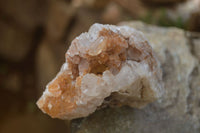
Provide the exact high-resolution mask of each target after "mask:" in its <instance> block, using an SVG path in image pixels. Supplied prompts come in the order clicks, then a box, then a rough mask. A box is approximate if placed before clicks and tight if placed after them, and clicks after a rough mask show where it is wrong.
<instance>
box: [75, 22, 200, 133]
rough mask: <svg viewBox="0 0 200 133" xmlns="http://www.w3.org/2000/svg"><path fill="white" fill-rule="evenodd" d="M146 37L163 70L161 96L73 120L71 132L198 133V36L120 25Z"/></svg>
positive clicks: (199, 64) (199, 81) (170, 29)
mask: <svg viewBox="0 0 200 133" xmlns="http://www.w3.org/2000/svg"><path fill="white" fill-rule="evenodd" d="M120 25H126V26H130V27H133V28H135V29H137V30H140V31H142V32H143V33H144V35H145V36H146V37H147V38H148V40H149V42H150V44H151V46H152V48H153V50H154V52H155V54H156V57H157V58H158V60H159V61H160V63H161V68H162V71H163V76H162V82H163V86H164V89H165V93H164V95H163V96H162V97H161V98H160V99H159V100H156V101H154V102H152V103H150V104H148V105H147V106H145V107H144V108H142V109H136V108H129V107H122V108H105V109H101V110H99V111H96V112H95V113H93V114H92V115H90V116H89V117H86V118H84V119H78V120H73V122H72V127H73V128H72V132H73V133H100V132H103V133H200V56H199V55H200V54H199V51H200V34H198V33H192V32H188V31H184V30H182V29H178V28H173V27H168V28H164V27H158V26H153V25H148V24H145V23H142V22H139V21H131V22H123V23H121V24H120Z"/></svg>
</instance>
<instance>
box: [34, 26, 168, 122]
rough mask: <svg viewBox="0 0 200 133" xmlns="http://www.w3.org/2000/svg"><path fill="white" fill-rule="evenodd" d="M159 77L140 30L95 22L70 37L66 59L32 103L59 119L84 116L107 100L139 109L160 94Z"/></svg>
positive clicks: (116, 104) (155, 63) (161, 92)
mask: <svg viewBox="0 0 200 133" xmlns="http://www.w3.org/2000/svg"><path fill="white" fill-rule="evenodd" d="M161 76H162V72H161V69H160V64H159V62H158V60H157V58H156V57H155V55H154V52H153V50H152V48H151V46H150V45H149V43H148V40H147V39H146V38H145V37H144V35H143V34H142V33H141V32H139V31H137V30H135V29H132V28H130V27H127V26H118V27H117V26H113V25H101V24H94V25H92V26H91V28H90V29H89V31H88V32H87V33H82V34H81V35H80V36H78V37H76V38H75V39H74V40H73V41H72V43H71V46H70V47H69V50H68V51H67V53H66V62H65V63H64V64H63V66H62V68H61V70H60V72H59V73H58V74H57V76H56V77H55V78H54V79H53V80H52V81H51V82H50V83H49V84H48V85H47V88H46V90H45V92H44V93H43V95H42V97H41V98H40V99H39V101H38V102H37V105H38V107H39V108H40V109H41V110H42V111H43V112H45V113H47V114H49V115H50V116H51V117H53V118H61V119H74V118H79V117H85V116H88V115H89V114H91V113H93V112H94V111H95V110H96V109H97V108H98V107H100V106H101V107H104V106H107V105H110V106H121V105H129V106H131V107H136V108H141V107H144V106H145V105H146V104H148V103H150V102H153V101H154V100H156V99H157V98H160V97H161V96H162V94H163V92H164V90H163V88H162V82H161V80H162V79H161ZM108 97H109V98H108ZM105 98H106V99H105ZM108 99H109V100H108Z"/></svg>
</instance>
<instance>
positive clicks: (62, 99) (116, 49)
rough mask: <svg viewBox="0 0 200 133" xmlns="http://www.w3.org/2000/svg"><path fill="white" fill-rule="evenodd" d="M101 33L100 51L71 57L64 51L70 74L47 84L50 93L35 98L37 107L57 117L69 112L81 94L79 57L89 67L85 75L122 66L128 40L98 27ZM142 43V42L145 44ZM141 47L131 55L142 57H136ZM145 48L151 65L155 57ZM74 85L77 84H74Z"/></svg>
mask: <svg viewBox="0 0 200 133" xmlns="http://www.w3.org/2000/svg"><path fill="white" fill-rule="evenodd" d="M100 36H103V37H104V41H103V43H104V44H102V45H104V46H102V48H103V50H102V51H101V53H100V54H99V55H97V56H91V55H89V54H86V55H84V56H81V55H76V56H73V57H71V56H69V55H68V54H66V61H67V62H68V65H69V66H70V68H69V70H70V71H71V72H72V74H67V73H65V72H63V73H62V74H60V75H59V76H58V77H56V79H55V80H54V81H52V82H51V83H50V84H49V86H48V90H49V92H51V93H52V96H47V97H46V98H45V99H44V98H43V99H40V100H39V101H38V105H39V107H40V108H41V109H42V110H44V111H45V112H46V113H47V114H49V115H50V116H52V117H56V118H59V117H62V116H63V115H66V112H67V113H68V114H69V115H70V112H72V111H73V110H76V109H77V107H78V106H77V104H76V101H77V98H78V97H79V95H81V91H80V86H81V82H82V78H83V76H80V75H79V69H78V64H79V62H80V60H81V59H84V60H86V61H87V62H88V63H89V67H88V68H87V70H85V72H84V75H85V74H87V73H95V74H97V75H99V76H101V74H102V72H104V71H105V70H107V69H110V68H116V69H118V70H120V69H121V64H122V62H123V61H125V60H126V59H127V57H126V52H127V51H126V49H127V48H128V47H129V45H128V41H127V40H126V39H125V38H124V37H123V36H121V35H119V34H117V33H114V32H113V31H111V30H107V29H103V30H101V31H100V32H99V37H100ZM147 43H148V42H147ZM72 45H75V44H72ZM143 45H144V46H145V45H147V44H143ZM141 50H142V49H141ZM141 50H139V49H137V48H136V47H133V48H132V52H134V53H135V54H134V56H137V57H138V59H137V60H136V61H140V60H143V59H139V58H141V55H142V51H141ZM148 50H149V51H150V52H149V51H147V53H148V54H147V55H146V56H145V57H143V58H147V60H148V62H149V64H150V66H151V64H152V62H153V61H154V60H153V61H152V59H151V58H152V53H151V47H150V48H149V49H148ZM145 54H146V52H145ZM149 58H150V59H149ZM69 70H68V71H69ZM75 86H76V87H77V86H78V87H77V88H76V87H75Z"/></svg>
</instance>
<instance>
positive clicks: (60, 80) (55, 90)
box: [38, 74, 79, 117]
mask: <svg viewBox="0 0 200 133" xmlns="http://www.w3.org/2000/svg"><path fill="white" fill-rule="evenodd" d="M48 90H49V92H51V93H52V96H48V97H46V99H45V101H43V100H44V99H41V100H42V101H38V104H40V102H42V103H43V102H44V105H43V106H42V109H43V110H44V111H45V112H46V113H47V114H49V115H51V116H52V117H59V116H62V115H64V114H65V112H66V111H67V112H69V113H70V112H71V111H73V110H74V109H75V108H76V107H77V105H76V96H77V95H78V92H79V90H78V88H75V85H73V84H72V79H71V75H69V74H61V75H59V76H58V77H57V78H56V79H55V80H54V81H53V82H51V83H50V84H49V86H48ZM42 103H41V104H42Z"/></svg>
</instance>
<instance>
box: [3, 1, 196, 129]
mask: <svg viewBox="0 0 200 133" xmlns="http://www.w3.org/2000/svg"><path fill="white" fill-rule="evenodd" d="M133 20H137V21H141V22H144V23H148V24H153V25H158V26H163V27H177V28H181V29H183V30H187V31H190V32H193V33H194V34H192V37H189V38H192V39H193V40H194V41H192V43H190V39H187V40H188V42H189V43H188V44H192V46H193V49H192V51H193V53H195V55H196V57H197V58H200V54H199V51H198V49H199V48H200V41H199V40H200V39H198V38H200V37H199V33H200V0H0V108H1V110H0V117H1V119H0V132H2V133H11V132H15V133H26V132H29V133H35V132H38V133H40V132H41V133H54V132H59V133H66V132H71V131H70V130H71V129H70V122H68V121H61V120H57V119H51V118H50V117H49V116H47V115H45V114H43V113H42V112H41V111H40V110H39V109H38V108H37V107H36V105H35V103H36V100H37V99H38V98H39V96H40V95H41V93H42V92H43V90H44V88H45V85H46V84H47V83H48V82H49V81H50V80H51V79H52V78H53V77H54V76H55V75H56V73H57V72H58V70H59V69H60V66H61V64H62V63H63V62H64V54H65V52H66V51H67V48H68V46H69V45H70V42H71V41H72V40H73V38H74V37H76V36H78V35H79V34H80V33H82V32H86V31H87V30H88V28H89V27H90V25H92V24H93V23H95V22H97V23H104V24H118V23H119V22H121V21H133ZM139 27H140V26H139ZM141 30H142V29H141ZM144 31H146V30H144ZM150 31H151V32H154V30H150ZM166 33H167V32H166ZM166 35H167V34H166ZM181 37H183V36H181ZM183 38H184V37H183ZM180 39H181V38H180ZM181 40H182V39H181ZM177 44H178V43H177ZM188 47H190V46H188ZM199 50H200V49H199ZM194 51H196V52H194ZM169 58H170V57H169ZM167 67H169V68H170V66H167ZM196 69H199V68H198V67H197V68H196ZM172 77H173V76H172ZM196 80H197V79H196ZM198 81H199V80H197V81H196V82H197V83H198ZM199 82H200V81H199ZM197 83H196V84H197ZM197 85H199V84H197ZM123 110H124V108H123V109H122V111H123ZM129 110H130V109H128V113H130V112H129ZM111 111H112V110H111ZM107 112H109V110H108V111H107ZM124 112H126V113H127V110H125V111H124ZM135 112H137V110H136V111H135ZM115 114H117V115H118V114H120V112H118V113H115ZM116 117H117V116H116ZM124 120H125V118H124ZM119 122H124V121H119ZM108 124H109V123H108ZM118 124H119V123H118ZM129 124H130V123H129ZM83 125H84V124H83ZM85 125H87V124H85ZM126 126H127V125H126ZM161 126H162V125H161ZM82 128H84V126H83V127H81V129H82ZM160 128H161V127H160ZM84 130H89V129H87V128H84ZM138 131H139V130H138Z"/></svg>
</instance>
